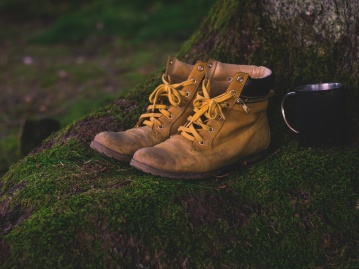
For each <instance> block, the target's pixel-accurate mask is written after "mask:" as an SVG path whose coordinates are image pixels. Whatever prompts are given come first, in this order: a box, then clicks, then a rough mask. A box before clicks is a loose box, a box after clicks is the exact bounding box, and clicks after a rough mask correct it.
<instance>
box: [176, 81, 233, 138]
mask: <svg viewBox="0 0 359 269" xmlns="http://www.w3.org/2000/svg"><path fill="white" fill-rule="evenodd" d="M209 84H210V82H209V81H203V84H202V93H203V95H201V94H200V93H197V97H196V99H195V100H194V102H193V105H194V112H195V113H194V114H193V115H192V116H190V117H189V118H188V122H187V123H186V124H185V125H184V126H181V127H180V128H179V129H178V130H179V131H180V132H181V135H183V136H184V137H186V138H187V139H189V140H191V141H195V140H196V141H198V143H199V144H203V143H204V139H203V138H202V136H201V135H200V134H199V132H200V131H201V130H206V131H208V132H212V131H213V128H212V127H211V126H209V125H208V121H209V120H210V119H216V118H219V119H223V120H224V119H225V115H224V113H223V108H225V107H227V106H228V103H227V102H226V101H227V100H228V99H230V98H232V97H233V92H231V91H230V92H226V93H223V94H221V95H218V96H216V97H214V98H210V95H209V88H210V87H209V86H210V85H209Z"/></svg>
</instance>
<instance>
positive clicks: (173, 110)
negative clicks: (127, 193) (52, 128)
mask: <svg viewBox="0 0 359 269" xmlns="http://www.w3.org/2000/svg"><path fill="white" fill-rule="evenodd" d="M206 67H207V64H206V63H205V62H201V61H198V62H197V63H196V64H195V65H194V66H193V65H190V64H187V63H184V62H181V61H180V60H178V59H177V58H175V57H169V58H168V62H167V68H166V73H165V74H164V75H163V76H162V81H163V84H161V85H159V86H158V87H157V88H156V89H155V90H154V91H153V92H152V94H151V95H150V97H149V101H150V103H151V104H150V105H149V106H148V108H147V112H146V113H145V114H142V115H141V117H140V119H139V121H138V122H137V124H136V126H135V128H132V129H129V130H127V131H123V132H101V133H99V134H97V135H96V136H95V138H94V140H93V141H92V142H91V145H90V146H91V148H93V149H94V150H96V151H98V152H100V153H103V154H105V155H107V156H109V157H112V158H115V159H118V160H120V161H126V162H129V161H130V160H131V158H132V155H133V154H134V153H135V152H136V151H137V150H138V149H140V148H143V147H151V146H154V145H156V144H158V143H160V142H163V141H164V140H166V139H167V138H169V137H170V135H172V134H174V133H175V132H177V129H178V128H179V127H180V126H181V125H183V124H184V123H185V122H186V121H187V117H188V116H189V115H191V114H192V113H193V100H194V98H195V96H196V92H197V90H198V89H199V88H201V82H202V80H203V78H204V75H205V70H206Z"/></svg>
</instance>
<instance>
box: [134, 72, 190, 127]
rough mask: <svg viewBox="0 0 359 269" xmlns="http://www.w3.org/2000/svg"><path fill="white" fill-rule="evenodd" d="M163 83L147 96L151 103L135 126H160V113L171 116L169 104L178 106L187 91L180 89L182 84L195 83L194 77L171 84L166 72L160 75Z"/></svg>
mask: <svg viewBox="0 0 359 269" xmlns="http://www.w3.org/2000/svg"><path fill="white" fill-rule="evenodd" d="M162 82H163V84H161V85H159V86H158V87H157V88H156V89H155V90H154V91H153V92H152V93H151V95H150V96H149V98H148V99H149V101H150V103H151V105H149V106H148V107H147V112H146V113H144V114H142V115H141V116H140V119H139V122H138V123H137V125H136V126H137V127H139V126H140V125H147V126H153V125H155V126H157V127H158V128H162V127H163V125H162V123H161V122H160V121H159V120H158V118H159V117H161V116H162V115H164V116H166V117H167V118H171V117H172V114H171V113H170V112H169V111H168V108H169V105H172V106H179V105H180V104H181V100H182V97H185V96H187V94H188V93H186V92H184V91H182V90H181V89H182V88H183V87H184V86H188V85H191V84H194V83H196V81H195V80H194V79H189V80H186V81H184V82H181V83H175V84H171V78H170V76H169V75H167V74H163V75H162Z"/></svg>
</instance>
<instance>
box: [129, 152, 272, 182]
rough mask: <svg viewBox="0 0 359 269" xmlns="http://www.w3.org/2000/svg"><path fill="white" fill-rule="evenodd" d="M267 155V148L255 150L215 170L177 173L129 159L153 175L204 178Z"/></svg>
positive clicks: (217, 174)
mask: <svg viewBox="0 0 359 269" xmlns="http://www.w3.org/2000/svg"><path fill="white" fill-rule="evenodd" d="M267 155H268V150H264V151H261V152H257V153H255V154H252V155H250V156H247V157H245V158H242V159H240V160H238V161H236V162H234V163H233V164H231V165H228V166H226V167H222V168H219V169H217V170H213V171H208V172H185V173H177V172H171V171H164V170H161V169H158V168H155V167H152V166H149V165H147V164H144V163H141V162H139V161H136V160H134V159H132V160H131V162H130V165H132V166H133V167H135V168H136V169H138V170H140V171H142V172H145V173H150V174H152V175H155V176H161V177H168V178H174V179H206V178H211V177H220V176H224V175H226V174H228V173H229V172H231V171H233V170H235V169H237V168H239V167H243V166H247V165H249V164H251V163H254V162H257V161H259V160H261V159H263V158H264V157H265V156H267Z"/></svg>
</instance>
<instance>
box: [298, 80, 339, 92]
mask: <svg viewBox="0 0 359 269" xmlns="http://www.w3.org/2000/svg"><path fill="white" fill-rule="evenodd" d="M342 87H343V84H342V83H340V82H326V83H314V84H306V85H302V86H299V87H296V88H295V91H328V90H334V89H339V88H342Z"/></svg>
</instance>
